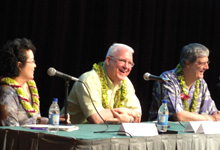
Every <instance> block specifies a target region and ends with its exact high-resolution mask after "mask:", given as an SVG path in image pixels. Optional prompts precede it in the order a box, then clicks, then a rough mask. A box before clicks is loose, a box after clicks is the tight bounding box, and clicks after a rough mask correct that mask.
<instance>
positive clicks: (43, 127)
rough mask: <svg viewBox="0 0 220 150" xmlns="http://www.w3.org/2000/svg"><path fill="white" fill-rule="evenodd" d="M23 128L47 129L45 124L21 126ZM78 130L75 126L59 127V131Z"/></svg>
mask: <svg viewBox="0 0 220 150" xmlns="http://www.w3.org/2000/svg"><path fill="white" fill-rule="evenodd" d="M22 127H24V128H39V129H40V128H42V129H47V128H48V125H47V124H31V125H23V126H22ZM74 130H79V127H78V126H76V125H59V131H74Z"/></svg>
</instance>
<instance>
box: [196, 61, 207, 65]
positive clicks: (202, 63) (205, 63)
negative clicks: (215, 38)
mask: <svg viewBox="0 0 220 150" xmlns="http://www.w3.org/2000/svg"><path fill="white" fill-rule="evenodd" d="M198 64H199V66H205V65H209V64H210V61H208V62H198Z"/></svg>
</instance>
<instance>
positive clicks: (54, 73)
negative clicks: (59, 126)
mask: <svg viewBox="0 0 220 150" xmlns="http://www.w3.org/2000/svg"><path fill="white" fill-rule="evenodd" d="M47 74H48V75H49V76H58V77H61V78H64V79H65V80H66V91H65V101H64V103H65V104H64V106H65V107H64V108H65V109H64V115H65V123H67V110H66V109H67V97H68V89H69V81H70V80H73V81H78V82H81V83H82V84H83V85H84V86H85V88H86V90H87V92H88V94H89V97H90V100H91V102H92V105H93V107H94V109H95V111H96V112H97V114H98V115H99V117H100V118H101V119H102V120H103V122H104V123H105V125H106V127H107V128H106V129H105V130H103V131H95V132H94V133H104V132H107V130H108V123H107V122H106V121H105V119H104V118H103V117H102V116H101V114H100V113H99V112H98V110H97V108H96V106H95V104H94V101H93V99H92V97H91V94H90V92H89V89H88V87H87V85H86V84H85V83H84V82H83V81H81V80H79V79H78V78H75V77H72V76H70V75H67V74H65V73H62V72H59V71H57V70H56V69H54V68H52V67H50V68H49V69H48V70H47ZM109 132H112V131H109ZM113 132H114V131H113ZM117 132H118V131H117ZM128 134H129V133H128ZM129 135H130V134H129ZM130 136H131V135H130Z"/></svg>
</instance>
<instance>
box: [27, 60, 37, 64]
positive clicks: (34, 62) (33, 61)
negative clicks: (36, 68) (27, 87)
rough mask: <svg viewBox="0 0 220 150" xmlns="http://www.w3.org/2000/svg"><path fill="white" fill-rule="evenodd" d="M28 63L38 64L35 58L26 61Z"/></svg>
mask: <svg viewBox="0 0 220 150" xmlns="http://www.w3.org/2000/svg"><path fill="white" fill-rule="evenodd" d="M26 63H32V64H36V61H35V60H32V61H26Z"/></svg>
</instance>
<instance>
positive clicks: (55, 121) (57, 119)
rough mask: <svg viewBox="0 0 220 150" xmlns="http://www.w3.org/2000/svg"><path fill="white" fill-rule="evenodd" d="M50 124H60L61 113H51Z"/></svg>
mask: <svg viewBox="0 0 220 150" xmlns="http://www.w3.org/2000/svg"><path fill="white" fill-rule="evenodd" d="M49 124H52V125H59V124H60V115H59V114H51V115H50V120H49Z"/></svg>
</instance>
